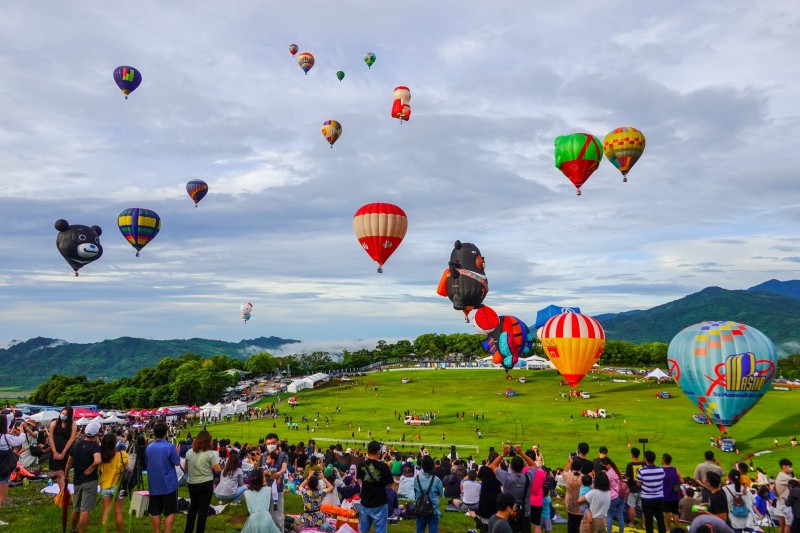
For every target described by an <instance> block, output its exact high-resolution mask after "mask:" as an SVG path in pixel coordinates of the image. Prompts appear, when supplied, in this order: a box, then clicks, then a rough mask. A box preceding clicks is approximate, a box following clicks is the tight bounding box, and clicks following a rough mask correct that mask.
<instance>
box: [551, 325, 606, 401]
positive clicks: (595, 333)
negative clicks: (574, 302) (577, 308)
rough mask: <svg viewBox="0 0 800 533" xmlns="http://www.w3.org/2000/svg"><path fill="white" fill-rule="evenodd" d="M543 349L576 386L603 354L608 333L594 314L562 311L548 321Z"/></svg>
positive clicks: (562, 373)
mask: <svg viewBox="0 0 800 533" xmlns="http://www.w3.org/2000/svg"><path fill="white" fill-rule="evenodd" d="M541 339H542V349H543V350H544V351H545V353H546V354H547V357H549V358H550V362H552V363H553V366H555V367H556V370H558V371H559V372H561V375H562V376H563V377H564V379H565V380H566V381H567V383H569V384H570V386H571V387H577V386H578V383H580V381H581V380H582V379H583V377H584V376H585V375H586V373H587V372H589V370H591V368H592V365H594V364H595V363H596V362H597V360H598V359H600V356H601V355H602V354H603V348H604V347H605V344H606V334H605V332H604V331H603V327H602V326H601V325H600V323H599V322H598V321H597V320H595V319H594V318H592V317H590V316H588V315H582V314H580V313H562V314H559V315H556V316H554V317H553V318H551V319H550V320H548V321H547V323H545V325H544V326H543V327H542V332H541Z"/></svg>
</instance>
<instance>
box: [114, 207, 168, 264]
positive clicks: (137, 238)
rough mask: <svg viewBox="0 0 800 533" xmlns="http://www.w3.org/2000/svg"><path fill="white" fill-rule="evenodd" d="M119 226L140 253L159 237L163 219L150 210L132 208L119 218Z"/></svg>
mask: <svg viewBox="0 0 800 533" xmlns="http://www.w3.org/2000/svg"><path fill="white" fill-rule="evenodd" d="M117 225H118V226H119V230H120V231H121V232H122V236H123V237H125V239H126V240H127V241H128V242H129V243H131V246H133V247H134V248H136V257H139V252H140V251H141V250H142V248H144V247H145V246H147V244H148V243H149V242H150V241H152V240H153V239H154V238H155V236H156V235H158V232H159V230H160V229H161V217H159V216H158V213H156V212H155V211H151V210H150V209H143V208H141V207H132V208H130V209H125V210H124V211H123V212H122V213H120V214H119V217H117Z"/></svg>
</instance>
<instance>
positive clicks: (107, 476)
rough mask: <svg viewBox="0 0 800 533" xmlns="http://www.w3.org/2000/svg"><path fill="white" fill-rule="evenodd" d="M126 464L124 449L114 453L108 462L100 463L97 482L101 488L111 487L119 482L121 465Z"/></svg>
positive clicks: (126, 455)
mask: <svg viewBox="0 0 800 533" xmlns="http://www.w3.org/2000/svg"><path fill="white" fill-rule="evenodd" d="M127 465H128V454H127V453H126V452H124V451H121V452H117V453H115V454H114V458H113V459H111V461H109V462H108V463H101V464H100V468H99V471H100V474H99V476H100V477H99V479H98V482H99V483H100V488H101V489H113V488H114V487H116V486H117V485H118V484H119V480H120V477H121V476H122V468H123V466H127Z"/></svg>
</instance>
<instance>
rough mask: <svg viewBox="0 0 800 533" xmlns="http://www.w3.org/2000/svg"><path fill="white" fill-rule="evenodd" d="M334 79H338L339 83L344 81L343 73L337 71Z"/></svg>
mask: <svg viewBox="0 0 800 533" xmlns="http://www.w3.org/2000/svg"><path fill="white" fill-rule="evenodd" d="M336 77H337V78H339V81H342V80H343V79H344V72H342V71H341V70H340V71H338V72H337V73H336Z"/></svg>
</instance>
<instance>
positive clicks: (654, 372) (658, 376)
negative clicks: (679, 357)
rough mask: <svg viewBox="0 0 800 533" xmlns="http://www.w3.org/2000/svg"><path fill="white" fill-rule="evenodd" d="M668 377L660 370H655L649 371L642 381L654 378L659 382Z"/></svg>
mask: <svg viewBox="0 0 800 533" xmlns="http://www.w3.org/2000/svg"><path fill="white" fill-rule="evenodd" d="M668 377H670V376H669V374H667V373H666V372H664V371H663V370H661V369H660V368H656V369H655V370H652V371H650V372H649V373H648V374H647V375H646V376H645V377H644V379H650V378H656V379H657V380H661V379H664V378H668Z"/></svg>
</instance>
